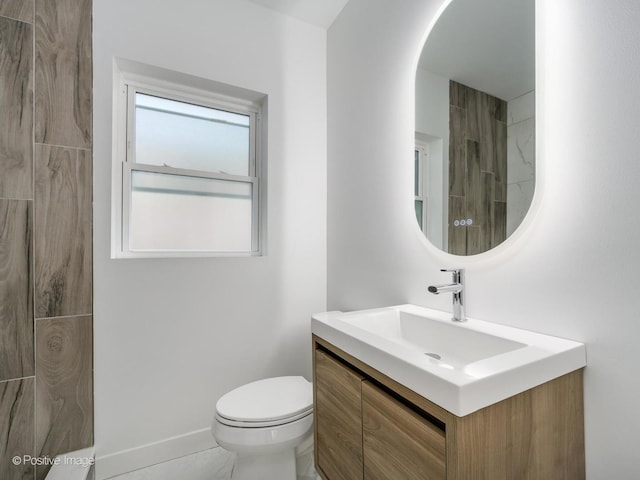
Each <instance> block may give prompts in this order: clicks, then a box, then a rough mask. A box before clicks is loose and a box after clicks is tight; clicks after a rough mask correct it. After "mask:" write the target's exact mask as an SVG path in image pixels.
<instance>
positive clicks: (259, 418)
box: [216, 376, 313, 428]
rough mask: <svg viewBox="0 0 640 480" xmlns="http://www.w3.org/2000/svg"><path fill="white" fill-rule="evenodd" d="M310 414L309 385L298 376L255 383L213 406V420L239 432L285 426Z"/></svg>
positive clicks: (311, 396) (223, 397)
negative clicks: (214, 415)
mask: <svg viewBox="0 0 640 480" xmlns="http://www.w3.org/2000/svg"><path fill="white" fill-rule="evenodd" d="M312 412H313V389H312V384H311V383H310V382H308V381H307V380H306V379H305V378H304V377H300V376H289V377H276V378H267V379H264V380H258V381H256V382H252V383H249V384H246V385H243V386H241V387H238V388H236V389H235V390H232V391H230V392H229V393H227V394H225V395H223V396H222V397H221V398H220V399H219V400H218V402H217V404H216V420H217V421H218V422H220V423H222V424H224V425H228V426H231V427H240V428H263V427H272V426H277V425H285V424H287V423H291V422H295V421H297V420H300V419H301V418H304V417H306V416H308V415H311V413H312Z"/></svg>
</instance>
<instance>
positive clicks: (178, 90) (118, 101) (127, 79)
mask: <svg viewBox="0 0 640 480" xmlns="http://www.w3.org/2000/svg"><path fill="white" fill-rule="evenodd" d="M115 77H116V78H114V102H113V103H114V111H113V115H114V118H113V127H114V135H113V137H114V140H113V141H114V145H113V188H112V195H113V202H112V203H113V209H112V210H113V211H112V248H111V253H112V258H144V257H228V256H259V255H262V254H263V241H262V239H263V237H264V232H263V230H264V225H263V223H264V222H263V217H264V203H266V202H265V201H264V199H263V198H262V197H263V192H261V188H262V185H261V184H263V183H264V182H263V181H261V180H262V175H263V155H262V150H263V148H262V130H263V128H264V126H263V125H262V104H261V102H258V101H254V100H248V99H243V98H237V97H231V96H228V95H224V94H219V93H215V92H213V91H209V90H202V89H199V88H192V87H190V86H189V85H184V84H181V83H175V82H170V81H165V80H163V79H160V78H156V77H150V76H145V75H141V74H138V73H131V72H128V71H122V70H118V69H116V75H115ZM136 93H143V94H147V95H153V96H157V97H161V98H166V99H169V100H176V101H179V102H185V103H190V104H195V105H201V106H204V107H211V108H215V109H218V110H224V111H229V112H232V113H238V114H242V115H247V116H249V119H250V120H249V132H250V147H249V175H248V176H244V175H230V174H225V173H214V172H207V171H200V170H190V169H181V168H174V167H169V166H158V165H147V164H140V163H137V162H136V161H135V95H136ZM132 171H141V172H151V173H162V174H171V175H181V176H186V177H192V178H206V179H212V180H222V181H227V182H242V183H250V184H251V191H252V212H251V222H252V223H251V225H252V232H251V243H252V245H251V250H250V251H233V252H226V251H214V250H170V249H166V250H134V249H132V248H131V247H130V244H129V233H130V229H131V223H130V222H131V218H130V213H131V175H132Z"/></svg>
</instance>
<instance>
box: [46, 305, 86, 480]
mask: <svg viewBox="0 0 640 480" xmlns="http://www.w3.org/2000/svg"><path fill="white" fill-rule="evenodd" d="M92 352H93V341H92V318H91V316H89V315H86V316H80V317H68V318H53V319H44V320H37V321H36V379H37V380H36V393H37V395H36V398H37V404H36V451H37V452H38V455H40V456H44V455H47V456H51V457H53V456H55V455H57V454H60V453H64V452H71V451H74V450H78V449H80V448H85V447H89V446H91V445H92V444H93V377H92V375H93V356H92ZM47 470H48V469H45V468H42V469H41V468H38V472H37V473H38V475H37V478H44V476H45V475H46V471H47Z"/></svg>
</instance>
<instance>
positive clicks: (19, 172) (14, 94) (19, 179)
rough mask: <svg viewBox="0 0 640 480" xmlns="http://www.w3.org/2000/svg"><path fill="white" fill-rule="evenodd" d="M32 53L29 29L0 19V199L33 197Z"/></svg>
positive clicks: (31, 38)
mask: <svg viewBox="0 0 640 480" xmlns="http://www.w3.org/2000/svg"><path fill="white" fill-rule="evenodd" d="M10 3H11V4H13V3H15V2H10ZM0 5H4V2H0ZM5 7H6V6H4V7H2V9H4V8H5ZM6 8H8V7H6ZM32 50H33V34H32V26H31V25H29V24H26V23H23V22H19V21H17V20H11V19H8V18H2V17H0V112H1V115H0V172H2V174H1V175H0V197H4V198H21V199H22V198H23V199H31V198H33V188H32V183H33V182H32V179H33V176H32V173H31V172H32V170H33V89H32V74H31V70H32V69H31V65H32V60H33V53H32Z"/></svg>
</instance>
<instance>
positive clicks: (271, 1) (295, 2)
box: [249, 0, 349, 29]
mask: <svg viewBox="0 0 640 480" xmlns="http://www.w3.org/2000/svg"><path fill="white" fill-rule="evenodd" d="M249 1H251V2H253V3H257V4H258V5H262V6H265V7H267V8H271V9H272V10H276V11H278V12H280V13H284V14H285V15H289V16H291V17H295V18H297V19H299V20H302V21H304V22H307V23H311V24H312V25H316V26H318V27H322V28H324V29H327V28H329V26H330V25H331V24H332V23H333V21H334V20H335V19H336V17H337V16H338V14H339V13H340V12H341V11H342V9H343V8H344V6H345V5H346V4H347V2H348V1H349V0H249Z"/></svg>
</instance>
